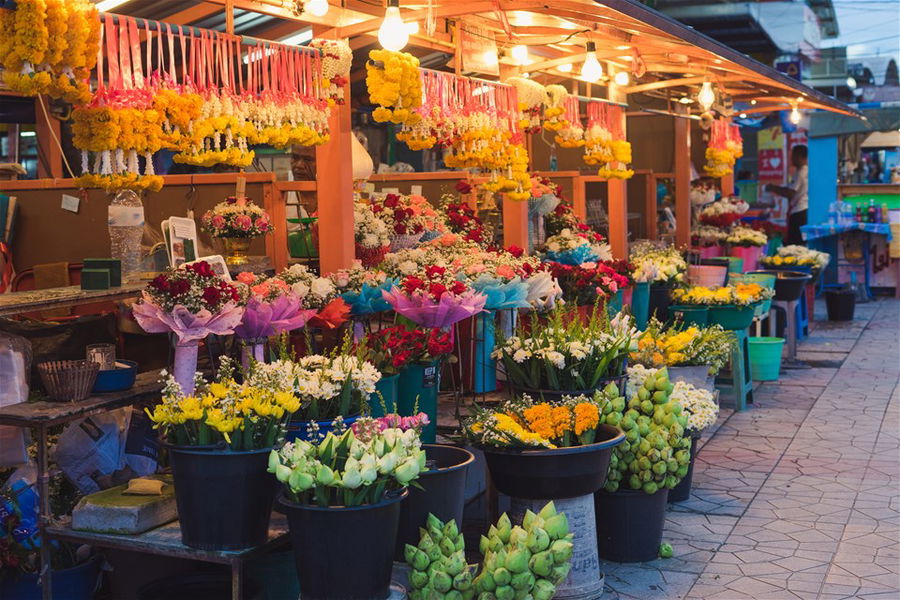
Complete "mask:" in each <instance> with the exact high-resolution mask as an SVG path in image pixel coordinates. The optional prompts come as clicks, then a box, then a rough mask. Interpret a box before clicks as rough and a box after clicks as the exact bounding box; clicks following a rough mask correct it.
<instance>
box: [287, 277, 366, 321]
mask: <svg viewBox="0 0 900 600" xmlns="http://www.w3.org/2000/svg"><path fill="white" fill-rule="evenodd" d="M278 278H279V279H281V280H283V281H284V282H285V283H287V284H288V285H290V286H291V290H292V291H293V292H294V293H295V294H296V295H297V296H299V297H301V298H302V299H303V307H304V308H309V309H314V310H315V311H316V314H315V315H313V317H312V318H311V319H310V320H309V322H308V323H307V324H308V325H309V326H310V327H318V328H320V329H337V328H338V327H340V326H341V325H343V324H344V323H345V322H346V321H347V319H348V318H349V317H350V306H349V305H348V304H347V303H346V302H344V299H343V298H341V296H340V293H339V292H338V289H337V287H336V286H335V284H334V281H332V280H331V279H329V278H328V277H319V276H318V275H316V274H315V273H313V272H312V271H310V270H309V269H308V268H307V267H306V266H304V265H291V266H290V267H289V268H287V269H285V270H284V271H282V272H281V273H279V274H278Z"/></svg>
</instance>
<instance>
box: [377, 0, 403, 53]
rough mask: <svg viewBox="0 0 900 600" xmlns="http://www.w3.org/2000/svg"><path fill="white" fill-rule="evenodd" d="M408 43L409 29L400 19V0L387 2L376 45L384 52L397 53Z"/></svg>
mask: <svg viewBox="0 0 900 600" xmlns="http://www.w3.org/2000/svg"><path fill="white" fill-rule="evenodd" d="M407 42H409V29H408V28H407V26H406V23H404V22H403V19H401V18H400V0H388V6H387V9H385V11H384V20H383V21H382V22H381V27H379V28H378V43H380V44H381V47H382V48H384V49H385V50H393V51H394V52H399V51H401V50H403V49H404V48H405V47H406V44H407Z"/></svg>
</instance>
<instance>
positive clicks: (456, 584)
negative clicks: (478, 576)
mask: <svg viewBox="0 0 900 600" xmlns="http://www.w3.org/2000/svg"><path fill="white" fill-rule="evenodd" d="M453 589H455V590H459V591H461V592H467V591H469V590H471V589H472V571H471V570H470V569H468V568H464V569H463V570H462V572H461V573H458V574H457V575H456V576H455V577H454V578H453Z"/></svg>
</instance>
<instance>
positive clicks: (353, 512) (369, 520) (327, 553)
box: [269, 428, 425, 600]
mask: <svg viewBox="0 0 900 600" xmlns="http://www.w3.org/2000/svg"><path fill="white" fill-rule="evenodd" d="M424 468H425V452H424V451H423V450H422V448H421V443H420V441H419V436H418V435H417V433H416V431H415V430H414V429H409V430H407V431H405V432H404V431H401V430H399V429H394V428H390V429H385V430H383V431H377V432H375V431H373V430H371V429H369V428H362V429H360V432H359V434H357V433H354V431H353V430H352V429H349V430H347V431H344V432H340V433H338V435H335V432H330V433H328V435H326V436H325V438H324V439H323V440H322V441H317V442H308V441H305V440H297V441H295V442H288V443H287V444H285V445H284V447H283V448H282V449H281V450H278V451H275V450H273V451H272V452H271V453H270V455H269V472H271V473H274V474H275V477H276V478H277V480H278V481H279V482H281V483H282V491H281V494H280V495H279V497H278V502H279V505H280V506H281V510H283V511H284V512H285V514H286V515H287V517H288V524H289V526H290V534H291V541H292V543H293V547H294V557H295V561H296V565H297V574H298V576H299V579H300V597H301V598H302V599H303V600H329V599H333V598H341V599H345V600H371V599H372V598H386V597H387V595H388V588H389V586H390V582H391V567H392V565H393V560H392V559H393V556H394V543H395V541H396V536H397V525H398V522H399V519H400V507H401V504H400V503H401V502H402V501H403V499H404V498H406V496H407V490H406V487H407V486H408V485H409V484H410V483H411V482H413V481H414V480H415V479H416V478H417V477H418V476H419V473H420V472H421V471H422V470H423V469H424ZM348 565H351V566H352V571H349V570H348Z"/></svg>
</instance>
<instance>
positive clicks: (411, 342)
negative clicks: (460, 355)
mask: <svg viewBox="0 0 900 600" xmlns="http://www.w3.org/2000/svg"><path fill="white" fill-rule="evenodd" d="M365 346H366V349H367V352H368V355H367V357H366V360H368V361H369V362H371V363H372V364H374V365H375V366H376V367H377V368H378V370H379V371H381V373H382V375H385V376H388V375H394V374H396V373H399V372H400V371H402V370H403V368H404V367H406V365H409V364H415V363H421V364H425V363H430V362H432V361H434V360H436V359H438V358H441V357H442V356H445V355H447V354H450V353H451V352H452V351H453V338H452V336H451V335H450V332H449V331H441V330H440V329H435V328H411V327H406V326H404V325H397V326H395V327H387V328H385V329H380V330H378V331H375V332H373V333H370V334H369V335H368V336H367V337H366V340H365Z"/></svg>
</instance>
